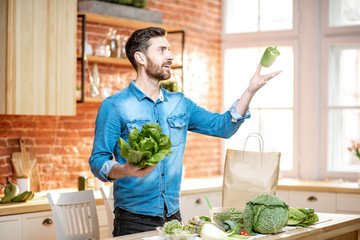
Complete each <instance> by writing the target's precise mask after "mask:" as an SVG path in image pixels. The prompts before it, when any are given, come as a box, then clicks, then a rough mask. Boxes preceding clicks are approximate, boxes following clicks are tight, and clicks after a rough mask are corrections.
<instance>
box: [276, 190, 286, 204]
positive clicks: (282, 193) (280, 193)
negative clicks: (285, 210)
mask: <svg viewBox="0 0 360 240" xmlns="http://www.w3.org/2000/svg"><path fill="white" fill-rule="evenodd" d="M275 195H276V196H277V197H279V198H281V199H282V200H283V201H284V202H286V203H288V202H289V191H287V190H276V194H275Z"/></svg>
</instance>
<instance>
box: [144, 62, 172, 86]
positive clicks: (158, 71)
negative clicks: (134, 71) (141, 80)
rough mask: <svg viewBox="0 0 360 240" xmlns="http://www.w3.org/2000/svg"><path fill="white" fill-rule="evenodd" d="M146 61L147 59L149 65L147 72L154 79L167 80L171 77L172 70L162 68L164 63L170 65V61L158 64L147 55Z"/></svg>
mask: <svg viewBox="0 0 360 240" xmlns="http://www.w3.org/2000/svg"><path fill="white" fill-rule="evenodd" d="M146 61H147V63H148V64H147V66H146V68H145V72H146V74H147V75H148V76H149V77H151V78H154V79H157V80H159V81H161V80H167V79H169V78H170V77H171V72H170V71H169V72H168V71H165V70H163V69H162V67H163V65H166V64H168V65H170V64H171V63H170V62H165V63H163V64H162V65H161V66H159V65H156V64H155V63H154V62H153V61H151V60H150V58H148V57H147V56H146Z"/></svg>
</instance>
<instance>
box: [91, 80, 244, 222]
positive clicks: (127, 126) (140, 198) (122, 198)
mask: <svg viewBox="0 0 360 240" xmlns="http://www.w3.org/2000/svg"><path fill="white" fill-rule="evenodd" d="M161 91H162V96H163V98H159V99H158V100H157V101H156V102H154V101H153V100H152V99H150V98H149V97H147V96H146V95H145V94H144V93H143V92H141V91H140V90H139V89H138V88H137V87H136V86H135V84H134V83H133V82H131V83H130V85H129V86H128V87H127V88H125V89H123V90H122V91H120V92H117V93H116V94H114V95H113V96H110V97H108V98H107V99H105V100H104V101H103V102H102V104H101V106H100V108H99V111H98V115H97V118H96V127H95V138H94V145H93V150H92V154H91V157H90V159H89V164H90V167H91V171H92V172H93V174H94V175H95V176H96V177H98V178H99V179H100V180H102V181H111V179H108V178H107V176H108V173H109V171H110V169H111V167H112V166H113V165H114V164H118V163H120V164H124V163H125V162H126V159H123V158H121V156H120V148H119V146H118V139H119V137H122V138H123V139H125V141H128V136H129V133H130V131H131V129H133V128H134V127H136V128H138V129H139V130H141V128H142V126H143V124H145V123H158V124H159V125H160V126H161V127H162V133H164V134H166V135H168V136H170V140H171V143H172V147H171V150H172V153H171V154H170V155H168V156H167V157H166V158H165V159H164V160H162V161H160V162H159V163H158V164H157V166H156V167H155V168H154V169H153V170H152V171H151V172H150V173H149V174H148V175H146V176H145V177H143V178H139V177H125V178H120V179H117V180H115V181H114V182H113V187H114V199H115V203H114V204H115V206H118V207H120V208H122V209H125V210H127V211H130V212H133V213H138V214H144V215H151V216H163V214H164V206H165V205H166V207H167V209H168V216H170V215H172V214H174V213H175V212H177V211H178V210H179V209H180V203H179V199H180V183H181V174H182V167H183V158H184V150H185V142H186V137H187V131H192V132H197V133H202V134H206V135H211V136H216V137H222V138H229V137H231V136H232V135H233V134H234V133H235V132H236V131H237V130H238V128H239V127H240V125H241V124H242V123H243V122H244V120H245V119H246V118H249V117H250V114H249V112H247V113H246V115H245V116H244V117H242V116H240V115H239V114H238V113H237V112H236V111H235V105H236V102H235V103H234V105H233V106H232V107H231V109H230V110H229V111H226V112H225V113H224V114H219V113H212V112H209V111H207V110H205V109H203V108H201V107H199V106H197V105H196V104H195V103H194V102H193V101H191V100H190V99H188V98H186V97H185V96H184V94H183V93H179V92H177V93H172V92H168V91H166V90H164V89H163V88H161ZM113 156H115V160H116V161H111V160H112V159H113ZM194 160H195V161H196V159H194Z"/></svg>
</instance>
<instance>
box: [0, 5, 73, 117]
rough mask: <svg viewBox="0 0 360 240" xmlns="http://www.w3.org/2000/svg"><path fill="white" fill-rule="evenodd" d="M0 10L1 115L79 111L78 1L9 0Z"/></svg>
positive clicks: (71, 113)
mask: <svg viewBox="0 0 360 240" xmlns="http://www.w3.org/2000/svg"><path fill="white" fill-rule="evenodd" d="M0 8H1V9H2V10H1V11H0V18H1V19H3V20H4V21H1V23H0V35H2V36H3V37H1V38H0V40H1V39H3V40H5V41H4V42H5V44H1V45H5V47H4V46H2V47H1V48H0V50H6V51H0V66H6V68H4V67H2V68H1V69H0V70H4V72H2V73H0V95H1V97H0V114H21V115H24V114H25V115H75V113H76V98H75V94H76V24H77V1H74V0H52V1H47V0H27V1H22V0H11V1H0ZM5 9H6V10H5Z"/></svg>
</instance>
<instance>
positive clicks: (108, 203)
mask: <svg viewBox="0 0 360 240" xmlns="http://www.w3.org/2000/svg"><path fill="white" fill-rule="evenodd" d="M100 192H101V195H102V197H103V199H104V205H105V209H106V216H107V220H108V229H109V237H112V232H113V229H114V217H115V216H114V194H113V188H112V187H106V186H103V187H101V188H100Z"/></svg>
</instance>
